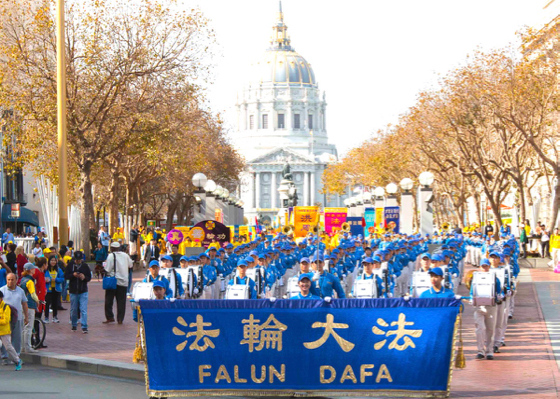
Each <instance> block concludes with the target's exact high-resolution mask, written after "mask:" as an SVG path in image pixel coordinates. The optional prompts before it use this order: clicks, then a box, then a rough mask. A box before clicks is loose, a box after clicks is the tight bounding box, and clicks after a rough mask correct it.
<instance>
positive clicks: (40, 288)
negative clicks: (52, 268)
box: [34, 257, 48, 348]
mask: <svg viewBox="0 0 560 399" xmlns="http://www.w3.org/2000/svg"><path fill="white" fill-rule="evenodd" d="M35 266H37V269H38V270H37V271H36V272H35V276H34V277H35V280H36V281H37V283H36V284H35V290H36V291H37V297H38V298H39V306H37V313H36V314H35V318H36V319H42V318H43V312H44V311H45V300H46V297H47V282H46V281H45V273H46V271H47V267H48V262H47V258H45V257H40V258H37V260H36V262H35ZM46 347H47V346H46V345H45V344H44V342H43V343H42V344H41V346H40V348H46Z"/></svg>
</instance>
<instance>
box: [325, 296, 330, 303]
mask: <svg viewBox="0 0 560 399" xmlns="http://www.w3.org/2000/svg"><path fill="white" fill-rule="evenodd" d="M323 300H324V301H325V302H326V303H331V301H332V298H331V297H330V296H326V297H325V298H323Z"/></svg>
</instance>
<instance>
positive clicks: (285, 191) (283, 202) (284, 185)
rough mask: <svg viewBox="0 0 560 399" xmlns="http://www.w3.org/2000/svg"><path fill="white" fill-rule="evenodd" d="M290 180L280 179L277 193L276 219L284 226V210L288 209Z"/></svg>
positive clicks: (285, 223)
mask: <svg viewBox="0 0 560 399" xmlns="http://www.w3.org/2000/svg"><path fill="white" fill-rule="evenodd" d="M290 183H291V182H290V181H289V180H287V179H282V181H281V182H280V186H278V194H280V210H279V211H278V219H279V220H280V225H282V226H286V225H287V224H288V220H286V210H287V209H288V199H289V194H290Z"/></svg>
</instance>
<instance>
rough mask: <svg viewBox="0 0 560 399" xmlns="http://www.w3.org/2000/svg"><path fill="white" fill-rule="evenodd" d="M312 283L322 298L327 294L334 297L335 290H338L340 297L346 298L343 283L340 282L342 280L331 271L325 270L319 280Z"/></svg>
mask: <svg viewBox="0 0 560 399" xmlns="http://www.w3.org/2000/svg"><path fill="white" fill-rule="evenodd" d="M311 284H312V285H314V286H315V287H316V288H317V289H318V290H319V294H320V295H321V298H325V297H327V296H330V297H332V296H333V291H336V293H337V294H338V298H341V299H342V298H346V295H344V290H343V289H342V285H341V284H340V280H339V279H337V278H336V277H335V276H333V275H332V274H330V273H327V272H325V271H323V274H321V275H320V276H319V280H317V281H312V282H311Z"/></svg>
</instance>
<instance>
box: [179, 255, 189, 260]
mask: <svg viewBox="0 0 560 399" xmlns="http://www.w3.org/2000/svg"><path fill="white" fill-rule="evenodd" d="M189 260H191V258H189V257H188V256H185V255H183V256H181V258H180V259H179V262H182V261H185V262H188V261H189Z"/></svg>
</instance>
